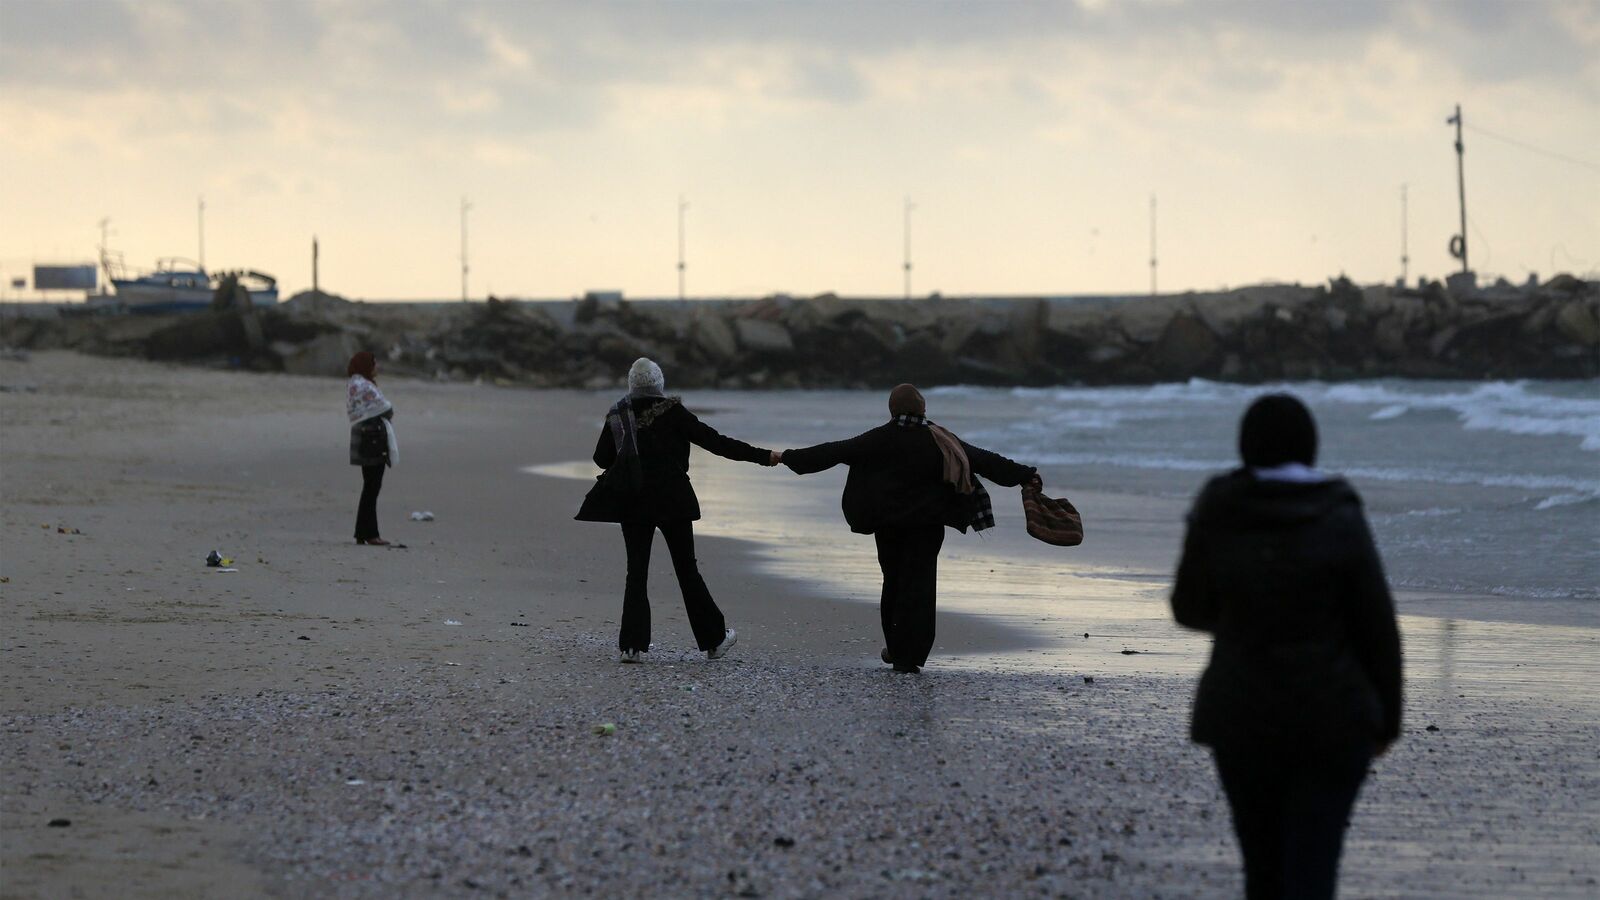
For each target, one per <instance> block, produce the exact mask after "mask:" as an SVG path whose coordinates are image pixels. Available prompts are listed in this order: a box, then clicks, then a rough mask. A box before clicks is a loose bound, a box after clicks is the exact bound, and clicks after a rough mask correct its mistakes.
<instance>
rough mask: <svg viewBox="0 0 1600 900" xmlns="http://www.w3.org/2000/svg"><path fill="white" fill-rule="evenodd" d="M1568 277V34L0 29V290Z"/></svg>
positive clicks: (1588, 248) (450, 10)
mask: <svg viewBox="0 0 1600 900" xmlns="http://www.w3.org/2000/svg"><path fill="white" fill-rule="evenodd" d="M1456 102H1460V103H1461V104H1462V105H1463V107H1464V110H1465V114H1466V122H1467V124H1468V125H1469V126H1471V127H1472V128H1481V129H1486V130H1487V131H1488V132H1490V133H1492V134H1494V135H1500V136H1504V137H1509V138H1513V139H1515V140H1517V141H1521V142H1523V143H1525V144H1528V145H1532V146H1533V147H1536V148H1539V149H1540V150H1544V151H1549V152H1553V153H1557V154H1561V155H1563V156H1565V157H1568V158H1570V159H1567V160H1564V159H1559V158H1556V157H1553V156H1550V155H1548V154H1547V153H1541V152H1536V151H1535V150H1533V149H1528V148H1525V147H1521V146H1516V145H1513V144H1511V143H1507V142H1506V141H1504V140H1501V139H1497V138H1495V137H1492V136H1490V134H1485V133H1483V132H1479V131H1474V130H1469V131H1468V132H1467V134H1466V140H1467V205H1468V212H1469V214H1470V217H1471V220H1472V225H1471V227H1470V228H1469V232H1470V236H1471V241H1472V255H1473V263H1474V266H1475V268H1478V269H1479V270H1480V271H1483V272H1488V273H1494V274H1504V275H1506V276H1507V277H1510V278H1513V279H1515V280H1520V279H1522V278H1525V277H1526V276H1527V273H1528V272H1529V271H1530V270H1532V271H1537V272H1538V273H1539V274H1540V276H1541V277H1547V276H1548V275H1550V274H1551V273H1552V272H1554V271H1558V270H1570V271H1579V272H1583V271H1589V272H1593V271H1594V270H1596V269H1600V2H1595V0H1589V2H1537V0H1534V2H1512V3H1473V2H1431V3H1429V2H1423V3H1404V2H1389V3H1365V2H1336V3H1334V2H1323V3H1267V2H1248V3H1225V2H1197V0H1191V2H1181V0H1166V2H1136V3H1116V2H1079V3H973V2H948V3H930V2H921V3H903V2H859V0H854V2H840V3H828V2H813V3H780V2H761V0H749V2H716V3H713V2H689V3H637V4H633V3H629V4H605V3H596V2H572V3H547V4H534V3H518V4H511V3H466V2H420V0H411V2H377V0H371V2H341V3H298V2H278V0H272V2H266V0H262V2H245V3H224V2H198V3H196V2H160V0H137V2H127V3H120V2H101V0H92V2H90V0H50V2H45V0H0V269H3V270H5V272H4V274H5V277H6V280H8V281H9V278H10V277H11V275H13V274H18V272H17V270H18V269H21V268H24V267H26V266H27V265H29V264H31V263H32V262H35V261H41V262H42V261H69V260H79V259H82V260H88V259H92V258H93V257H94V256H95V253H96V246H97V244H98V241H99V231H98V225H97V223H98V221H99V220H100V219H101V218H102V217H107V216H109V217H110V218H111V220H112V229H113V233H112V237H111V244H112V246H113V248H114V249H117V250H121V251H123V252H124V253H125V255H126V257H127V260H128V262H129V263H132V264H138V265H149V264H151V263H153V262H154V260H155V258H156V257H158V256H168V255H183V256H189V257H194V256H196V255H197V253H198V248H197V243H198V237H197V234H196V231H197V227H196V221H195V219H196V202H197V199H198V198H199V197H200V196H201V195H204V197H205V202H206V223H207V224H206V263H207V264H208V265H209V266H210V267H212V268H222V267H251V268H258V269H261V270H264V271H267V272H271V273H273V274H275V275H277V276H278V277H279V279H280V281H281V283H282V286H283V288H284V289H285V290H286V291H295V290H299V289H302V288H304V287H307V286H309V283H310V279H311V264H310V244H311V237H312V235H313V234H316V235H318V236H319V237H320V239H321V244H322V283H323V286H324V287H325V288H326V289H330V290H334V291H338V292H341V293H345V294H348V295H350V296H355V297H367V298H448V297H453V296H458V295H459V293H460V263H459V260H458V253H459V249H460V248H459V241H460V216H459V204H460V201H461V197H462V196H463V195H465V196H467V197H470V198H471V202H472V207H473V208H472V210H471V213H470V226H469V227H470V231H471V233H470V240H471V246H470V259H471V265H472V273H471V288H472V293H473V295H475V296H482V295H483V294H484V293H485V292H488V291H493V292H495V293H498V294H501V295H514V296H535V297H551V296H569V295H572V294H575V293H581V292H582V291H584V290H586V289H591V288H616V289H622V290H625V291H626V292H627V293H628V294H629V295H630V296H659V295H668V294H675V293H676V290H677V280H676V279H677V275H676V263H677V232H676V228H677V203H678V196H679V195H680V194H682V195H684V196H685V197H686V198H687V199H688V203H689V208H688V212H687V244H688V289H689V293H690V294H691V295H753V294H764V293H768V292H773V291H788V292H792V293H797V294H801V293H814V292H820V291H826V290H836V291H839V292H842V293H844V292H848V293H855V294H886V295H896V294H899V293H900V291H901V278H902V273H901V256H902V252H903V248H902V241H903V233H902V225H903V214H902V206H903V202H904V198H905V197H906V196H907V195H910V197H911V198H912V200H913V202H914V203H915V209H914V211H913V212H912V214H911V228H912V234H911V240H912V256H913V264H914V271H913V290H914V292H916V293H919V294H921V293H926V292H929V291H935V290H937V291H942V292H944V293H946V294H969V293H1034V292H1040V293H1052V294H1059V293H1088V292H1137V291H1143V290H1146V289H1147V288H1148V285H1149V277H1150V275H1149V265H1148V261H1149V246H1148V242H1149V203H1150V197H1151V195H1152V194H1155V195H1156V196H1157V197H1158V198H1159V199H1158V213H1157V215H1158V229H1159V251H1158V254H1159V257H1160V285H1161V288H1162V290H1164V291H1165V290H1180V289H1186V288H1197V289H1204V288H1213V287H1219V286H1223V285H1238V284H1245V283H1252V282H1259V281H1264V280H1286V281H1294V280H1299V281H1305V282H1315V281H1320V280H1322V279H1324V278H1326V277H1328V276H1330V275H1334V274H1337V273H1339V272H1341V271H1342V272H1346V273H1348V274H1349V275H1350V276H1352V277H1354V278H1356V279H1358V280H1362V281H1377V280H1389V279H1392V278H1394V277H1395V276H1396V275H1397V274H1398V273H1399V266H1400V262H1399V257H1400V233H1401V228H1400V191H1401V185H1402V184H1408V185H1409V196H1410V239H1411V257H1412V268H1411V271H1412V273H1413V275H1416V274H1418V273H1424V274H1429V275H1434V276H1438V275H1442V274H1444V273H1445V272H1446V271H1448V270H1450V269H1451V268H1452V266H1453V263H1452V262H1451V260H1450V259H1449V256H1448V253H1447V250H1446V243H1447V241H1448V239H1449V236H1450V235H1451V234H1452V233H1454V231H1455V230H1456V217H1457V207H1456V183H1455V179H1456V172H1455V156H1454V151H1453V149H1452V146H1451V142H1452V139H1453V137H1452V132H1451V130H1450V128H1449V127H1448V126H1447V125H1446V124H1445V119H1446V117H1447V116H1448V115H1449V114H1450V112H1451V110H1452V108H1453V105H1454V104H1455V103H1456Z"/></svg>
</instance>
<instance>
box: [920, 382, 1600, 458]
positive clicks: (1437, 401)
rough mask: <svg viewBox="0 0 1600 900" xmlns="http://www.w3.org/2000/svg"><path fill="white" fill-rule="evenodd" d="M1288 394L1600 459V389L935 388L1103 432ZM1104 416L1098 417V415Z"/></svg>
mask: <svg viewBox="0 0 1600 900" xmlns="http://www.w3.org/2000/svg"><path fill="white" fill-rule="evenodd" d="M1280 391H1287V392H1290V393H1293V394H1296V395H1298V396H1300V397H1301V398H1303V399H1304V400H1305V401H1306V402H1307V403H1309V404H1310V405H1311V406H1312V407H1313V408H1315V407H1317V406H1324V405H1328V404H1338V405H1342V406H1372V407H1376V409H1375V410H1374V411H1373V412H1372V413H1371V414H1370V415H1369V416H1368V418H1369V419H1370V420H1372V421H1375V422H1382V421H1388V420H1392V419H1398V418H1401V417H1403V416H1406V415H1407V414H1409V413H1412V412H1429V411H1432V412H1447V413H1451V414H1453V415H1454V416H1455V417H1456V419H1457V421H1458V422H1459V423H1460V424H1461V427H1463V428H1465V429H1467V430H1469V431H1493V432H1498V433H1501V434H1514V435H1522V436H1529V437H1571V438H1577V439H1578V441H1579V446H1580V447H1581V448H1582V449H1583V450H1585V451H1588V452H1600V389H1597V390H1596V391H1595V392H1594V393H1595V394H1596V395H1597V396H1596V397H1594V398H1590V397H1583V396H1576V397H1569V396H1557V395H1554V394H1551V393H1549V392H1547V391H1542V390H1539V389H1538V388H1536V387H1534V386H1532V385H1530V383H1529V382H1526V381H1491V382H1482V383H1479V384H1476V385H1473V386H1471V387H1468V388H1466V389H1462V388H1461V387H1460V386H1457V385H1454V384H1443V383H1439V382H1348V383H1340V384H1328V383H1325V382H1315V381H1313V382H1282V383H1276V384H1261V385H1240V384H1225V383H1222V382H1216V381H1207V380H1205V379H1201V378H1195V379H1190V380H1189V381H1184V382H1169V383H1165V384H1154V385H1143V386H1131V387H1130V386H1123V387H1047V388H1037V387H1018V388H1009V389H1006V388H979V387H944V388H934V389H933V390H932V391H930V393H933V394H935V395H938V396H944V397H955V398H967V399H974V400H976V399H983V398H989V397H996V396H1008V397H1011V398H1014V399H1018V400H1023V401H1026V402H1028V403H1029V404H1030V405H1033V406H1034V407H1036V408H1037V409H1038V410H1039V412H1040V413H1041V416H1042V417H1043V418H1046V419H1051V420H1056V421H1059V422H1060V423H1061V424H1062V425H1063V426H1066V427H1069V428H1072V427H1077V428H1085V429H1093V430H1103V429H1107V428H1114V427H1117V426H1118V425H1120V424H1123V423H1124V422H1126V421H1129V420H1130V419H1138V418H1157V417H1165V418H1183V417H1187V416H1192V415H1197V414H1198V415H1205V416H1211V415H1215V414H1217V413H1218V412H1219V410H1218V409H1217V407H1226V408H1227V409H1228V410H1229V411H1230V412H1236V411H1237V410H1239V409H1242V408H1243V406H1244V405H1245V404H1247V403H1248V402H1249V401H1250V400H1251V399H1253V398H1255V397H1258V396H1260V395H1262V394H1265V393H1274V392H1280ZM1096 411H1097V412H1096Z"/></svg>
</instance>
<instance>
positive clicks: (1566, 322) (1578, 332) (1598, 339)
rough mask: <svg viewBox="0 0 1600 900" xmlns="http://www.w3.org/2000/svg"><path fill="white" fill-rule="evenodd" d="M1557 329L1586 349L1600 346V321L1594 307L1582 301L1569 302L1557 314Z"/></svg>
mask: <svg viewBox="0 0 1600 900" xmlns="http://www.w3.org/2000/svg"><path fill="white" fill-rule="evenodd" d="M1555 322H1556V328H1557V330H1559V331H1560V332H1561V333H1562V335H1564V336H1566V337H1567V338H1568V339H1569V340H1572V341H1574V342H1576V343H1579V344H1582V345H1583V346H1585V347H1593V346H1596V345H1600V320H1597V319H1596V316H1595V310H1594V308H1593V305H1592V304H1590V303H1585V302H1584V301H1582V300H1568V301H1567V302H1566V303H1564V304H1562V305H1561V309H1560V311H1558V312H1557V313H1556V319H1555Z"/></svg>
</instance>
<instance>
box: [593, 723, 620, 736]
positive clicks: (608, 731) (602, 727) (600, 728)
mask: <svg viewBox="0 0 1600 900" xmlns="http://www.w3.org/2000/svg"><path fill="white" fill-rule="evenodd" d="M594 733H595V734H598V735H601V736H605V735H612V734H616V733H617V726H615V725H613V724H611V723H610V722H604V723H601V724H599V725H596V726H595V727H594Z"/></svg>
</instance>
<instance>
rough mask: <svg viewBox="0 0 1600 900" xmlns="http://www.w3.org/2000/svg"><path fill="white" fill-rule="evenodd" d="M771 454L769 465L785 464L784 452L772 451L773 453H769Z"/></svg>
mask: <svg viewBox="0 0 1600 900" xmlns="http://www.w3.org/2000/svg"><path fill="white" fill-rule="evenodd" d="M769 452H770V454H771V457H770V459H769V460H768V462H767V465H769V466H775V465H777V464H779V463H781V462H783V451H782V450H772V451H769Z"/></svg>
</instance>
